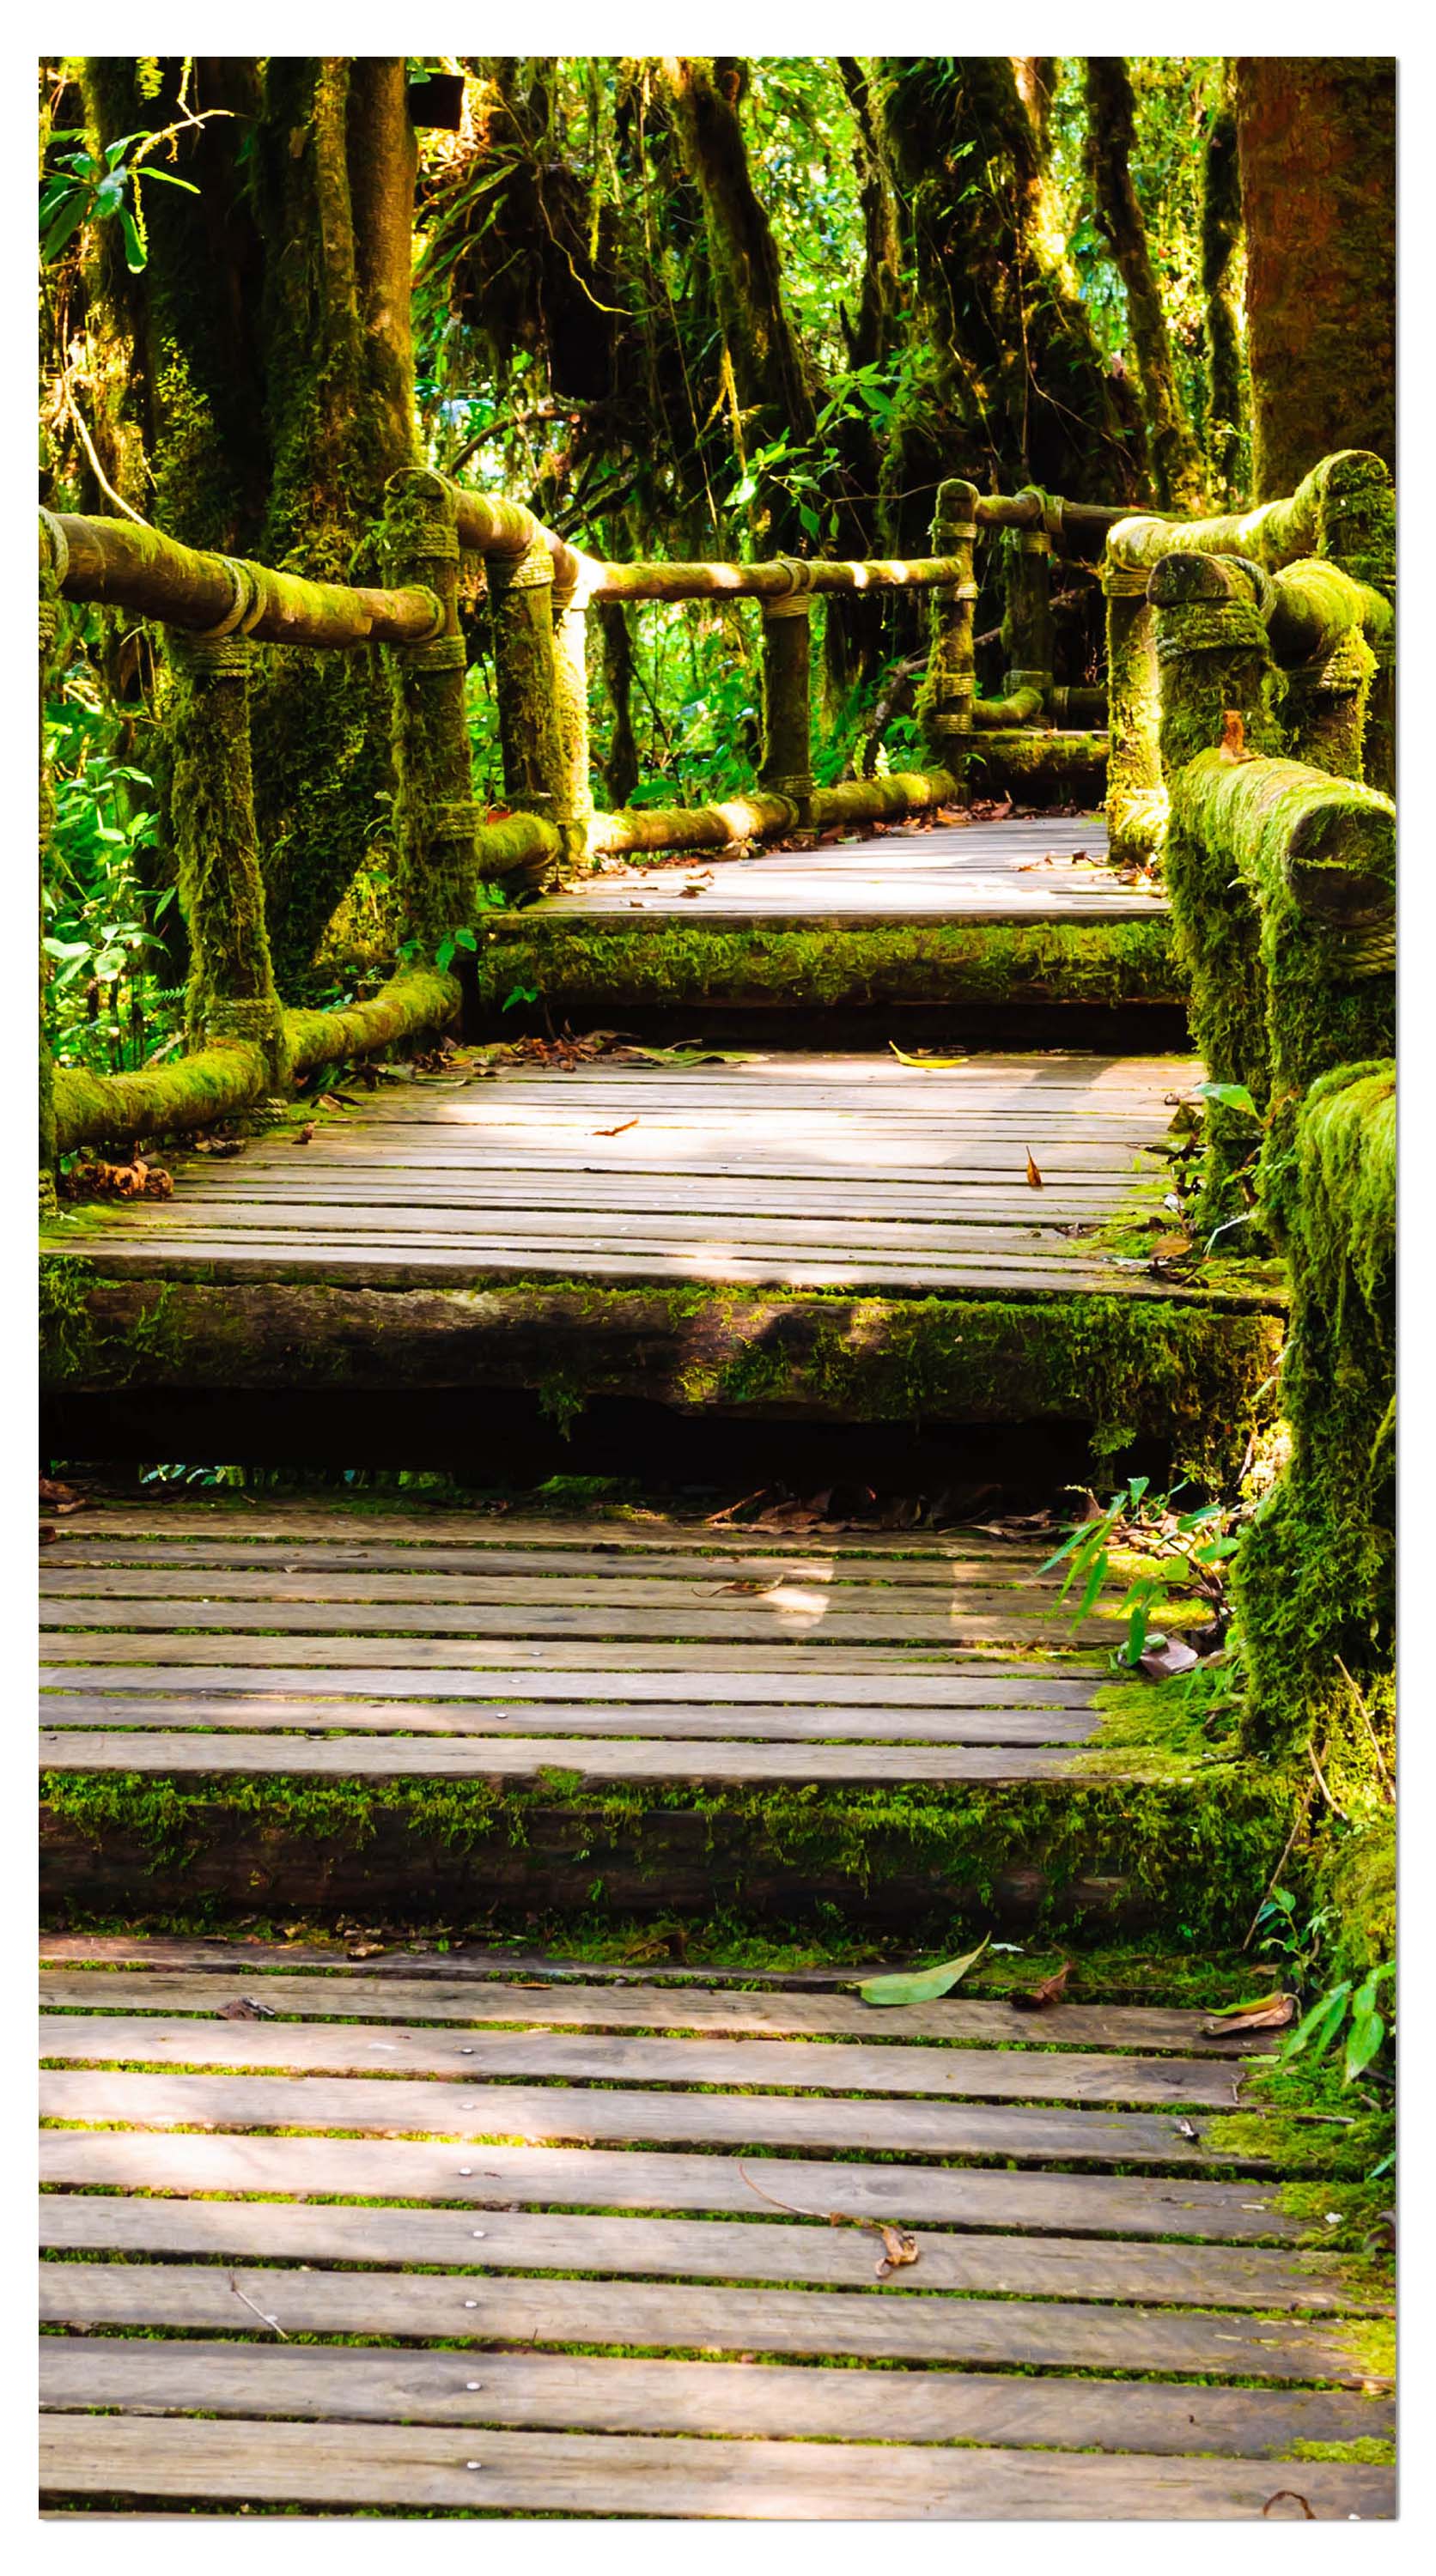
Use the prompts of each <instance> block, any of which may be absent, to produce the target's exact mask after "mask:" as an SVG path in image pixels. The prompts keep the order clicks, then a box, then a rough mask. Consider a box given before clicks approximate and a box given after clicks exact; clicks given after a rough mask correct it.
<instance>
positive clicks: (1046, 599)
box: [1002, 491, 1055, 707]
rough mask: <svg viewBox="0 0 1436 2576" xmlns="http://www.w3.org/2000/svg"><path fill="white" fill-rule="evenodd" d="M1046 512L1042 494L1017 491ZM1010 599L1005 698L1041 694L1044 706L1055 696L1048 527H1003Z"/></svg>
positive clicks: (1004, 641) (1004, 625)
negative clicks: (1024, 693)
mask: <svg viewBox="0 0 1436 2576" xmlns="http://www.w3.org/2000/svg"><path fill="white" fill-rule="evenodd" d="M1017 498H1018V500H1019V501H1022V500H1027V499H1029V498H1030V499H1032V500H1034V501H1035V502H1036V503H1037V505H1038V508H1039V510H1042V511H1045V509H1046V501H1045V498H1044V495H1043V494H1042V493H1040V492H1035V491H1034V492H1031V493H1028V492H1019V493H1018V495H1017ZM1002 552H1003V558H1004V562H1003V570H1004V572H1005V575H1006V598H1005V604H1004V607H1003V612H1002V649H1003V651H1004V653H1005V655H1006V657H1007V668H1006V671H1005V673H1004V675H1003V681H1002V694H1003V696H1004V697H1005V698H1015V697H1016V696H1017V695H1018V692H1019V691H1020V690H1022V689H1036V690H1038V691H1039V692H1040V694H1041V698H1042V703H1043V705H1044V707H1046V706H1047V705H1048V703H1049V701H1050V699H1051V696H1052V663H1053V658H1054V636H1055V629H1054V627H1053V622H1052V539H1051V537H1050V536H1049V535H1048V533H1047V530H1046V527H1045V526H1040V525H1039V526H1037V527H1033V528H1008V529H1004V531H1003V536H1002Z"/></svg>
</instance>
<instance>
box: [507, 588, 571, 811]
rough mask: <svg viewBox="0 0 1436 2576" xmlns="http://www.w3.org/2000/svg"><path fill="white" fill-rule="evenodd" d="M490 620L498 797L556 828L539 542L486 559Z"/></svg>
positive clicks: (555, 727)
mask: <svg viewBox="0 0 1436 2576" xmlns="http://www.w3.org/2000/svg"><path fill="white" fill-rule="evenodd" d="M489 615H490V619H491V621H492V629H493V639H494V684H495V687H496V690H497V693H498V701H499V740H500V742H501V744H502V746H503V755H504V794H505V796H506V798H507V800H508V802H509V804H510V805H511V806H512V807H513V808H514V811H515V812H516V813H521V814H538V815H540V816H542V818H543V820H544V821H545V822H549V823H553V824H555V825H558V826H559V827H560V828H562V824H561V816H562V813H563V808H564V802H565V799H564V784H565V782H564V775H563V759H562V754H561V751H560V747H559V720H558V687H557V680H556V674H555V668H554V664H555V655H554V621H553V557H552V555H551V554H550V552H549V550H548V547H547V546H546V545H545V543H544V541H543V539H542V537H535V538H534V540H533V542H532V543H531V544H530V545H529V546H528V547H527V548H526V550H525V552H524V553H523V554H521V555H507V556H506V555H494V556H492V557H491V558H490V561H489Z"/></svg>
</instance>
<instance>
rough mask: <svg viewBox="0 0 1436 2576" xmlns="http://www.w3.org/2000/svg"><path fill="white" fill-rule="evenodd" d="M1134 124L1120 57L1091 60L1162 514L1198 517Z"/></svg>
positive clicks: (1113, 237) (1102, 202) (1104, 180)
mask: <svg viewBox="0 0 1436 2576" xmlns="http://www.w3.org/2000/svg"><path fill="white" fill-rule="evenodd" d="M1135 123H1136V101H1135V100H1134V98H1133V96H1132V84H1131V81H1130V80H1129V78H1128V76H1127V65H1126V62H1125V60H1124V58H1123V56H1122V55H1121V54H1089V55H1088V57H1087V169H1088V175H1089V177H1090V179H1091V183H1092V189H1093V194H1094V196H1095V199H1096V212H1097V222H1098V225H1099V227H1100V229H1101V231H1102V234H1103V236H1104V238H1105V240H1106V243H1107V247H1108V249H1109V250H1110V251H1111V254H1112V257H1113V259H1114V260H1115V261H1116V264H1117V269H1118V273H1119V275H1120V277H1121V280H1122V284H1123V286H1124V287H1125V288H1126V290H1127V319H1128V322H1129V323H1130V325H1131V332H1132V346H1133V349H1134V351H1135V353H1136V359H1137V372H1138V375H1139V377H1140V379H1141V386H1142V406H1143V409H1144V411H1145V413H1146V422H1147V442H1148V448H1149V451H1150V455H1151V460H1152V476H1153V481H1154V483H1155V485H1156V500H1157V507H1158V509H1160V510H1178V511H1194V510H1198V509H1200V508H1201V506H1202V504H1203V502H1204V501H1205V499H1206V491H1205V476H1204V474H1203V472H1202V458H1201V451H1200V449H1199V448H1198V445H1197V442H1196V439H1195V438H1194V436H1193V434H1192V428H1191V423H1190V422H1189V420H1188V418H1187V412H1186V406H1185V404H1184V403H1183V400H1182V395H1181V389H1180V387H1179V386H1178V383H1177V371H1176V367H1175V364H1174V362H1173V357H1172V343H1171V336H1170V334H1169V332H1168V330H1167V317H1166V314H1165V313H1164V311H1163V309H1162V296H1161V289H1160V287H1159V286H1158V283H1157V277H1156V272H1155V270H1154V268H1153V266H1152V254H1151V250H1150V247H1149V245H1148V241H1147V226H1146V222H1145V220H1144V217H1143V214H1142V209H1141V205H1140V204H1139V202H1138V198H1137V191H1136V189H1135V187H1134V186H1133V184H1132V168H1131V156H1132V144H1133V138H1134V129H1135Z"/></svg>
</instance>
